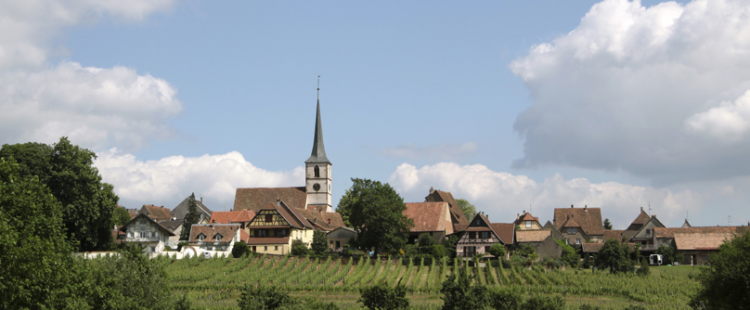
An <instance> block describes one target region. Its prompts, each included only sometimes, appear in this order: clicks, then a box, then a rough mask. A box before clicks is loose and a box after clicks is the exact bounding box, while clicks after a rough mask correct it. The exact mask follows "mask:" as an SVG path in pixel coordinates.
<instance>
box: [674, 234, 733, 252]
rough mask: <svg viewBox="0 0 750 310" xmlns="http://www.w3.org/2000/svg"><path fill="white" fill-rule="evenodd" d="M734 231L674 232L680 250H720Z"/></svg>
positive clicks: (675, 241)
mask: <svg viewBox="0 0 750 310" xmlns="http://www.w3.org/2000/svg"><path fill="white" fill-rule="evenodd" d="M734 235H735V234H734V233H688V234H678V233H675V234H674V243H675V245H676V246H677V249H678V250H681V251H685V250H718V249H719V246H721V245H722V244H723V243H724V242H725V241H728V240H732V239H733V238H734Z"/></svg>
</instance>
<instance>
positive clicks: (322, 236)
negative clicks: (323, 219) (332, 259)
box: [310, 230, 328, 255]
mask: <svg viewBox="0 0 750 310" xmlns="http://www.w3.org/2000/svg"><path fill="white" fill-rule="evenodd" d="M310 247H311V248H312V251H313V252H315V254H318V255H320V254H323V253H325V252H326V250H328V239H326V233H324V232H323V231H322V230H316V231H314V232H313V241H312V244H311V245H310Z"/></svg>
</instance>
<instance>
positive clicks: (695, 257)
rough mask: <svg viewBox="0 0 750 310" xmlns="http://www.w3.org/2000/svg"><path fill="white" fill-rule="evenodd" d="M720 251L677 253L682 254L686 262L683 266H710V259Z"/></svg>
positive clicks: (683, 262)
mask: <svg viewBox="0 0 750 310" xmlns="http://www.w3.org/2000/svg"><path fill="white" fill-rule="evenodd" d="M716 252H718V251H700V250H689V251H677V253H678V254H682V255H683V257H684V260H683V261H682V264H683V265H700V266H705V265H708V257H709V256H710V255H711V254H713V253H716Z"/></svg>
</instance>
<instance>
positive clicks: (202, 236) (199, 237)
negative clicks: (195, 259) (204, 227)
mask: <svg viewBox="0 0 750 310" xmlns="http://www.w3.org/2000/svg"><path fill="white" fill-rule="evenodd" d="M205 238H206V236H204V235H200V236H198V242H203V240H204V239H205Z"/></svg>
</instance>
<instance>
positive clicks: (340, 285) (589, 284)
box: [164, 256, 701, 309]
mask: <svg viewBox="0 0 750 310" xmlns="http://www.w3.org/2000/svg"><path fill="white" fill-rule="evenodd" d="M449 261H450V260H444V261H442V262H437V263H435V264H429V265H428V264H424V265H422V264H421V261H415V262H413V263H412V264H410V263H409V262H408V261H407V262H404V263H400V262H397V261H383V260H375V259H373V260H367V261H365V260H363V261H353V262H350V261H349V260H328V259H308V258H296V257H288V258H287V257H272V256H267V257H257V258H242V259H232V258H212V259H202V258H193V259H184V260H173V261H170V260H165V262H164V264H165V266H166V270H167V273H168V275H169V276H170V282H171V283H172V291H173V293H174V294H175V295H182V294H183V292H187V296H188V298H190V299H191V300H192V301H193V305H194V306H196V308H197V309H236V305H237V303H236V300H237V299H238V298H239V297H240V295H241V290H242V289H243V288H244V286H245V284H250V285H255V284H270V283H273V284H275V285H280V286H282V287H283V289H285V290H286V291H288V292H289V294H290V295H292V296H297V297H304V298H308V297H309V298H323V299H324V300H326V301H333V302H335V303H337V304H338V305H339V306H340V307H342V308H343V309H359V308H360V307H361V304H358V303H357V299H358V298H359V290H360V289H361V288H362V287H366V286H369V285H372V284H374V283H376V282H385V283H387V284H389V285H396V283H398V282H401V283H402V284H406V285H407V287H408V288H409V289H410V293H409V298H410V299H411V301H412V305H413V306H415V308H418V309H439V308H440V306H441V305H442V301H441V300H440V296H441V294H440V293H439V291H440V283H439V281H437V280H438V279H443V278H444V277H447V276H449V275H451V274H453V273H455V272H456V271H457V270H460V269H467V271H469V272H470V274H477V275H478V276H479V278H477V279H478V280H479V281H480V282H481V283H487V285H488V286H491V287H503V286H511V287H514V288H517V289H519V290H520V291H522V292H523V293H524V294H525V295H532V294H541V295H549V294H560V295H563V296H564V297H565V298H566V300H567V302H568V308H569V309H577V308H578V306H579V305H580V304H592V305H597V306H600V307H602V308H603V309H621V308H623V307H625V306H627V305H643V306H645V307H646V308H647V309H689V308H688V307H687V302H688V300H689V298H690V296H691V295H693V294H695V292H696V291H697V289H698V286H699V285H698V283H697V282H696V281H695V280H692V279H691V278H690V275H691V274H698V272H699V271H700V270H701V269H700V268H701V267H693V266H660V267H651V269H650V270H651V275H650V276H649V277H645V278H644V277H639V276H634V275H610V274H608V273H605V272H592V271H591V270H590V269H589V270H567V271H549V270H542V269H539V268H538V269H536V270H533V269H529V268H519V267H513V268H497V267H496V268H492V270H488V269H486V268H479V269H478V270H477V269H476V268H475V267H467V266H466V265H465V264H463V263H462V262H461V261H458V263H459V264H458V266H446V267H443V262H445V263H447V262H449ZM496 280H497V281H499V282H495V281H496Z"/></svg>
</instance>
